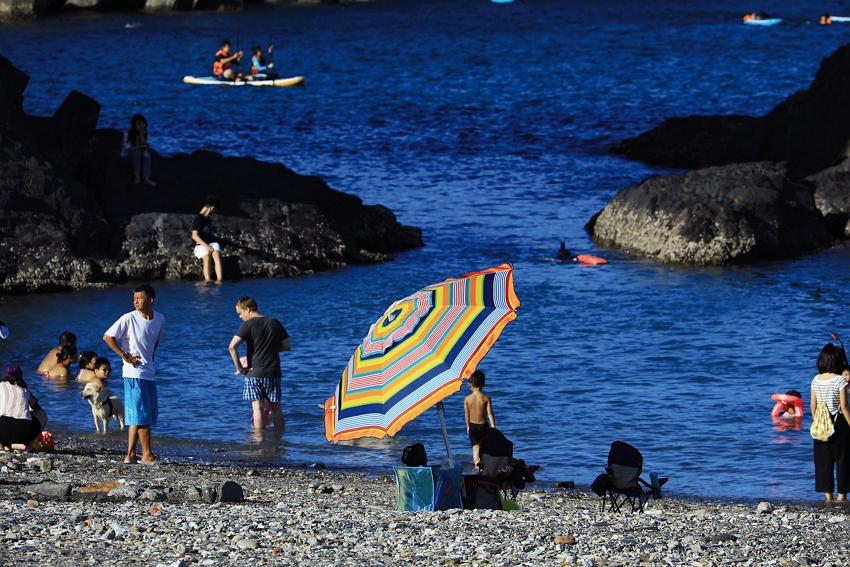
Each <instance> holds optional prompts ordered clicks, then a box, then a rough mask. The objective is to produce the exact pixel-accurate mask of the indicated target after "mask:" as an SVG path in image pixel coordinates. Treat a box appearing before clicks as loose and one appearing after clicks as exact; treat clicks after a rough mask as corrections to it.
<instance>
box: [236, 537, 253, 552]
mask: <svg viewBox="0 0 850 567" xmlns="http://www.w3.org/2000/svg"><path fill="white" fill-rule="evenodd" d="M236 545H238V546H239V547H242V548H244V549H257V542H256V541H254V540H253V539H248V538H245V539H240V540H239V541H237V542H236Z"/></svg>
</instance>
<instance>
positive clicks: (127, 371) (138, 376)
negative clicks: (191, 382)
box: [103, 284, 165, 465]
mask: <svg viewBox="0 0 850 567" xmlns="http://www.w3.org/2000/svg"><path fill="white" fill-rule="evenodd" d="M155 297H156V292H154V289H153V288H152V287H151V286H149V285H148V284H142V285H140V286H139V287H137V288H136V289H135V290H133V306H134V307H135V308H136V310H135V311H130V312H129V313H126V314H125V315H122V316H121V318H120V319H118V320H117V321H116V322H115V323H114V324H113V325H112V326H111V327H109V330H107V331H106V334H105V335H103V340H104V342H106V344H107V345H109V348H111V349H112V350H113V351H114V352H115V354H117V355H118V356H120V357H121V360H123V361H124V367H123V370H124V422H125V423H126V424H127V425H128V426H129V428H128V433H127V442H128V449H127V457H126V458H125V459H124V462H125V463H128V464H130V463H136V462H141V463H143V464H146V465H153V464H156V457H155V456H154V454H153V451H152V450H151V426H152V425H156V418H157V413H158V406H157V398H156V381H155V379H154V354H155V352H156V347H158V346H159V343H160V342H162V334H163V331H164V329H165V317H163V316H162V314H161V313H157V312H156V311H154V310H153V302H154V298H155ZM136 441H139V442H140V443H141V445H142V458H141V460H139V459H138V458H137V457H136Z"/></svg>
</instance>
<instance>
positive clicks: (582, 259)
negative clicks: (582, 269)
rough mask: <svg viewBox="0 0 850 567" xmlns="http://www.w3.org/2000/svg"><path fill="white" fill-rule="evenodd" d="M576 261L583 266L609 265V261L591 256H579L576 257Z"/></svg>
mask: <svg viewBox="0 0 850 567" xmlns="http://www.w3.org/2000/svg"><path fill="white" fill-rule="evenodd" d="M576 260H578V261H579V263H581V264H589V265H591V266H600V265H602V264H607V263H608V260H606V259H605V258H600V257H599V256H592V255H590V254H579V255H578V256H576Z"/></svg>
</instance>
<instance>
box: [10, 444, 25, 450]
mask: <svg viewBox="0 0 850 567" xmlns="http://www.w3.org/2000/svg"><path fill="white" fill-rule="evenodd" d="M12 450H13V451H26V450H27V446H26V445H24V444H22V443H13V444H12Z"/></svg>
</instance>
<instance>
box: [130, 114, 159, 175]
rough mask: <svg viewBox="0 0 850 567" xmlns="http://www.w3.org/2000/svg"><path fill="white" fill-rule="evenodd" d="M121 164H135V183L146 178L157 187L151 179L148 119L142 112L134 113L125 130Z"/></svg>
mask: <svg viewBox="0 0 850 567" xmlns="http://www.w3.org/2000/svg"><path fill="white" fill-rule="evenodd" d="M121 164H122V165H132V166H133V175H134V176H135V180H134V181H133V182H134V183H141V181H142V179H144V181H145V183H146V184H147V185H150V186H151V187H156V183H154V182H153V181H151V144H150V137H149V136H148V121H147V120H145V117H144V116H142V115H141V114H134V115H133V118H131V119H130V128H129V129H128V130H127V131H125V132H124V142H123V143H122V144H121ZM140 175H141V178H140V177H139V176H140Z"/></svg>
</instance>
